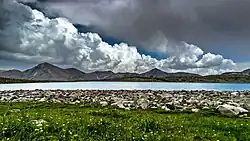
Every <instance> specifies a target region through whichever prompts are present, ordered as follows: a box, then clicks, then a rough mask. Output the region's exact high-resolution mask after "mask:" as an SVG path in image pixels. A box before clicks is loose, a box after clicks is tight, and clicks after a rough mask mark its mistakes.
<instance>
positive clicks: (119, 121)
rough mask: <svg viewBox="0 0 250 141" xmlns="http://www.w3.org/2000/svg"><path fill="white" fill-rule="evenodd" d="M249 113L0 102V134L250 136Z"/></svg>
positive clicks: (85, 140) (178, 139) (95, 140)
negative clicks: (244, 115) (241, 116)
mask: <svg viewBox="0 0 250 141" xmlns="http://www.w3.org/2000/svg"><path fill="white" fill-rule="evenodd" d="M249 133H250V122H249V120H248V119H239V118H226V117H221V116H217V115H216V114H209V113H207V112H201V113H167V112H164V111H161V110H159V109H158V110H147V111H145V110H134V111H124V110H118V109H115V108H112V107H109V108H103V107H98V106H92V107H90V106H88V105H85V106H84V105H65V104H45V103H39V104H35V103H12V104H11V103H10V104H9V103H0V139H1V140H21V141H25V140H36V141H39V140H65V141H70V140H82V141H101V140H106V141H111V140H128V141H130V140H135V141H137V140H138V141H140V140H141V141H143V140H148V141H155V140H162V141H167V140H173V141H185V140H188V141H189V140H191V141H192V140H197V141H200V140H204V141H205V140H214V141H217V140H224V141H234V140H235V141H236V140H239V141H248V140H250V134H249Z"/></svg>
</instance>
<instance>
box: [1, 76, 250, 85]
mask: <svg viewBox="0 0 250 141" xmlns="http://www.w3.org/2000/svg"><path fill="white" fill-rule="evenodd" d="M84 81H122V82H124V81H125V82H207V83H250V75H208V76H173V77H170V76H169V77H165V78H164V77H121V78H114V79H103V80H74V81H46V80H43V81H38V80H36V81H35V80H24V79H11V78H1V77H0V84H4V83H43V82H84Z"/></svg>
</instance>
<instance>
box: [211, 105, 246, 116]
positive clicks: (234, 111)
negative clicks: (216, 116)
mask: <svg viewBox="0 0 250 141" xmlns="http://www.w3.org/2000/svg"><path fill="white" fill-rule="evenodd" d="M216 109H217V110H218V111H219V112H220V113H221V114H222V115H226V116H229V117H233V116H237V115H239V114H241V113H247V112H248V110H246V109H244V108H241V107H235V106H232V105H228V104H224V105H219V106H218V107H217V108H216Z"/></svg>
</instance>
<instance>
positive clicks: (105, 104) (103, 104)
mask: <svg viewBox="0 0 250 141" xmlns="http://www.w3.org/2000/svg"><path fill="white" fill-rule="evenodd" d="M100 105H102V106H103V107H104V106H108V102H107V101H100Z"/></svg>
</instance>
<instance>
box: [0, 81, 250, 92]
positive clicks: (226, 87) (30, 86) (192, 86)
mask: <svg viewBox="0 0 250 141" xmlns="http://www.w3.org/2000/svg"><path fill="white" fill-rule="evenodd" d="M20 89H23V90H34V89H43V90H56V89H62V90H77V89H83V90H97V89H99V90H135V89H137V90H148V89H151V90H216V91H244V90H250V84H248V83H247V84H243V83H162V82H65V83H62V82H61V83H23V84H0V90H1V91H3V90H20Z"/></svg>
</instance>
